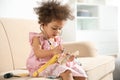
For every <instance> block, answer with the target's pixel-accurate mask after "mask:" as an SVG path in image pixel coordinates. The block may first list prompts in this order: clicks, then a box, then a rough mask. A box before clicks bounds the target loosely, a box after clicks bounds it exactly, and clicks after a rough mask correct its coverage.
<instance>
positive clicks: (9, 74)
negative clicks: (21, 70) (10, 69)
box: [4, 73, 20, 78]
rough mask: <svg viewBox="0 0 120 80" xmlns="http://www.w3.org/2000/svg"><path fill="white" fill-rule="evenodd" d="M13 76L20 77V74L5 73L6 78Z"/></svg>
mask: <svg viewBox="0 0 120 80" xmlns="http://www.w3.org/2000/svg"><path fill="white" fill-rule="evenodd" d="M11 77H20V76H17V75H14V74H13V73H6V74H4V78H11Z"/></svg>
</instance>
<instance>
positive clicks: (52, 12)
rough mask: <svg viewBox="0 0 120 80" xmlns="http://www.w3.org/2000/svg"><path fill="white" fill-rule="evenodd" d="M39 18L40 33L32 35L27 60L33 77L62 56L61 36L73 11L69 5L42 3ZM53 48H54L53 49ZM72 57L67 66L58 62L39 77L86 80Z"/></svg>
mask: <svg viewBox="0 0 120 80" xmlns="http://www.w3.org/2000/svg"><path fill="white" fill-rule="evenodd" d="M35 12H36V14H37V15H38V16H39V24H40V30H41V32H40V33H34V32H31V33H30V44H31V47H32V50H31V53H30V55H29V57H28V59H27V69H28V70H29V73H30V75H31V76H32V75H33V73H34V72H35V71H37V70H38V69H39V68H40V67H41V66H42V65H44V64H45V63H46V62H48V61H49V60H50V59H51V58H52V57H53V56H54V55H56V54H61V53H62V52H63V47H62V45H61V38H60V37H59V34H60V33H61V30H62V28H63V26H64V24H65V21H66V20H67V19H72V18H73V16H72V15H71V11H70V9H69V7H68V6H67V5H61V4H60V2H57V1H54V0H53V1H48V2H42V4H41V5H40V6H39V7H37V8H35ZM51 46H52V48H51ZM73 58H74V57H73V56H71V57H70V58H69V60H68V62H67V63H66V65H61V64H59V63H58V62H56V63H54V64H51V65H50V66H48V67H47V68H46V69H45V70H43V71H42V72H40V73H39V76H43V77H48V76H56V77H61V78H62V80H73V79H75V80H85V78H86V74H85V72H84V70H83V69H82V68H81V66H79V65H77V64H75V63H74V65H73V64H72V66H71V65H70V63H72V61H74V59H73Z"/></svg>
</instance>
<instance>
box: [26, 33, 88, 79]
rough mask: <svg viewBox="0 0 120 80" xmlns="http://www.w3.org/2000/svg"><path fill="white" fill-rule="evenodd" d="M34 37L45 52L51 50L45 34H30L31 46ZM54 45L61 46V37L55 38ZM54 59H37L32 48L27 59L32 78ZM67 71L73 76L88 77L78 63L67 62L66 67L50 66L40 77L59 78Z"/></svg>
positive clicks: (56, 64)
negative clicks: (35, 72) (34, 73)
mask: <svg viewBox="0 0 120 80" xmlns="http://www.w3.org/2000/svg"><path fill="white" fill-rule="evenodd" d="M34 36H37V37H38V38H39V40H40V43H41V46H42V49H44V50H49V49H50V45H49V42H48V40H46V39H44V37H43V34H39V33H34V32H30V34H29V40H30V44H32V39H33V37H34ZM52 44H54V46H57V45H59V44H61V39H60V37H56V38H55V42H54V43H52ZM51 58H52V56H50V57H46V58H44V59H43V58H42V59H40V58H36V56H35V55H34V51H33V49H32V46H31V53H30V55H29V57H28V59H27V63H26V66H27V69H28V71H29V73H30V76H32V74H33V72H34V71H36V70H38V69H39V68H40V67H41V66H42V65H43V64H45V63H46V62H47V61H48V60H50V59H51ZM66 70H71V72H72V75H73V76H81V77H87V75H86V73H85V71H84V70H83V69H82V68H81V66H79V65H78V64H77V63H75V62H74V61H73V62H67V63H66V65H61V64H59V63H55V64H52V65H50V66H49V67H47V68H46V69H45V70H43V71H42V72H41V73H39V76H43V77H47V76H56V77H59V75H60V74H61V73H63V72H65V71H66Z"/></svg>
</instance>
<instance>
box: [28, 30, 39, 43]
mask: <svg viewBox="0 0 120 80" xmlns="http://www.w3.org/2000/svg"><path fill="white" fill-rule="evenodd" d="M34 36H38V33H34V32H29V42H30V44H32V42H33V37H34Z"/></svg>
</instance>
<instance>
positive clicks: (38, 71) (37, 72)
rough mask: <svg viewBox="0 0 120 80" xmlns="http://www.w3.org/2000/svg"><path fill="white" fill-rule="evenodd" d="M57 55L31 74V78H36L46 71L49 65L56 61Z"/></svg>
mask: <svg viewBox="0 0 120 80" xmlns="http://www.w3.org/2000/svg"><path fill="white" fill-rule="evenodd" d="M58 57H59V54H56V55H54V56H53V57H52V58H51V59H50V60H49V61H48V62H47V63H45V64H44V65H43V66H41V67H40V68H39V69H38V70H37V71H35V72H34V73H33V77H37V76H38V75H39V73H40V72H42V71H43V70H44V69H46V68H47V67H48V66H49V65H51V64H54V63H55V62H56V61H57V60H58Z"/></svg>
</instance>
